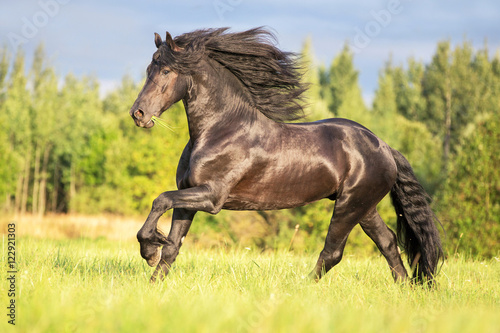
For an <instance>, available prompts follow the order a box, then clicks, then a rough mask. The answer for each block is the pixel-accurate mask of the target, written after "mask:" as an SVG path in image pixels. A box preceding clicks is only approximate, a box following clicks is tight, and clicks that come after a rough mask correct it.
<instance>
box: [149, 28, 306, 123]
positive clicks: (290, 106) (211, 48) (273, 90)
mask: <svg viewBox="0 0 500 333" xmlns="http://www.w3.org/2000/svg"><path fill="white" fill-rule="evenodd" d="M174 42H175V44H176V45H177V46H178V47H180V48H181V50H180V51H174V50H171V49H170V48H168V47H167V49H168V52H162V50H160V53H161V55H160V59H159V61H160V62H161V61H162V58H163V60H164V61H165V62H166V63H168V65H169V66H170V68H172V70H174V71H178V72H181V73H190V74H193V73H195V72H196V69H197V65H198V64H199V63H200V60H202V59H203V57H208V58H211V59H213V60H215V61H217V62H218V63H219V64H221V65H222V66H223V67H224V68H226V69H227V70H229V71H230V72H231V73H232V74H233V75H234V76H236V77H237V78H238V79H239V80H240V81H241V82H242V83H243V86H244V87H245V88H246V90H247V92H248V95H249V97H250V99H251V103H252V104H253V105H252V106H253V107H255V108H256V109H258V110H259V111H260V112H262V113H263V114H264V115H265V116H267V117H268V118H270V119H272V120H274V121H279V122H282V121H290V120H297V119H300V118H303V117H304V111H303V107H302V104H303V103H302V101H303V93H304V91H306V90H307V86H306V85H305V84H304V83H302V81H301V77H302V74H301V73H302V72H303V71H302V68H301V66H300V65H299V64H298V61H297V60H298V58H297V56H296V55H295V54H294V53H291V52H283V51H281V50H279V49H278V48H277V47H276V46H275V44H276V38H275V36H274V35H273V34H272V33H271V32H269V31H267V30H265V29H264V28H262V27H260V28H254V29H251V30H247V31H243V32H237V33H230V32H228V28H219V29H204V30H195V31H193V32H189V33H185V34H183V35H180V36H177V37H176V38H175V39H174Z"/></svg>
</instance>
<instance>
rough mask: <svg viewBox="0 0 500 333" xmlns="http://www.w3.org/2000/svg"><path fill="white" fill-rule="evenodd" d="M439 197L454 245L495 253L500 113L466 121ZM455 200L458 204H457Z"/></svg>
mask: <svg viewBox="0 0 500 333" xmlns="http://www.w3.org/2000/svg"><path fill="white" fill-rule="evenodd" d="M462 140H463V142H462V144H461V146H460V148H459V149H458V151H457V153H456V157H455V158H454V160H453V162H452V163H451V166H450V173H449V177H448V179H447V180H446V183H445V186H444V189H443V192H442V193H441V196H440V199H441V200H442V203H441V205H442V207H443V210H442V216H443V222H444V223H446V224H447V225H449V226H450V228H449V229H448V231H449V235H448V237H449V239H450V241H449V242H450V243H451V244H452V246H453V247H454V248H455V249H458V248H460V249H461V250H463V251H466V252H470V253H483V254H485V255H490V256H495V255H498V252H497V250H498V244H499V243H500V173H499V172H498V166H499V165H500V117H499V114H498V113H496V114H489V115H486V116H482V117H478V119H477V120H476V121H475V122H474V123H472V124H469V126H468V127H467V130H466V131H465V134H464V136H463V138H462ZM457 203H458V205H457Z"/></svg>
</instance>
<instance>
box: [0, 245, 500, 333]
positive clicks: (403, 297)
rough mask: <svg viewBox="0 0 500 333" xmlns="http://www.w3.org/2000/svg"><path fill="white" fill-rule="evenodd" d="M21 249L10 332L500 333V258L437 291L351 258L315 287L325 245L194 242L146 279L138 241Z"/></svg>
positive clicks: (447, 268)
mask: <svg viewBox="0 0 500 333" xmlns="http://www.w3.org/2000/svg"><path fill="white" fill-rule="evenodd" d="M2 244H3V251H2V267H6V265H7V258H6V253H7V250H6V248H5V246H6V237H4V239H3V242H2ZM16 246H17V248H16V251H17V265H18V273H17V276H16V289H17V290H16V292H17V295H16V302H17V303H16V304H17V309H16V326H15V327H12V325H9V324H8V323H7V320H8V317H7V316H6V315H2V318H3V319H2V323H1V324H0V328H1V329H0V330H1V331H2V332H11V331H12V332H14V331H15V332H439V333H442V332H473V333H477V332H500V262H499V260H498V258H493V259H491V260H487V261H476V260H472V259H464V258H461V257H456V258H449V259H448V260H447V261H446V262H445V264H444V265H443V267H442V270H441V273H440V275H439V278H438V287H437V288H436V289H435V290H431V291H430V290H426V289H423V288H420V287H411V286H408V285H396V284H394V283H393V282H392V278H391V276H390V273H389V271H388V267H387V265H386V263H385V260H384V259H383V258H381V257H372V258H363V257H356V256H355V254H354V255H352V254H351V255H349V254H346V255H345V257H344V259H343V260H342V262H341V263H340V264H339V265H338V266H337V267H336V268H334V270H332V271H331V272H330V273H329V274H327V276H326V277H325V278H324V279H323V280H322V281H320V282H319V283H313V282H311V281H309V280H307V279H306V278H305V275H307V273H308V272H309V271H310V269H311V268H312V267H313V264H314V263H315V261H316V259H317V253H314V254H302V253H290V252H273V253H260V252H259V251H256V250H253V249H239V250H222V249H221V250H199V249H196V248H190V245H189V242H186V246H185V247H184V248H183V250H182V252H181V254H180V255H179V257H178V260H177V262H176V265H175V267H174V269H173V270H172V272H171V273H170V275H169V276H168V278H167V279H166V280H165V282H164V283H160V284H157V285H150V284H149V283H148V279H149V276H150V274H151V272H152V269H151V268H150V267H148V266H147V265H146V264H145V262H144V261H143V260H142V259H141V258H140V255H139V252H138V244H137V243H135V242H132V241H117V240H107V239H81V238H80V239H72V240H64V239H63V240H41V239H38V238H33V237H21V238H19V239H18V240H17V243H16ZM2 272H5V270H4V269H3V268H2ZM5 280H6V278H5V274H3V276H2V283H1V288H2V289H1V295H0V299H1V302H0V304H1V306H2V308H3V309H4V312H5V313H7V310H6V306H7V305H8V304H9V303H8V302H9V298H8V297H7V283H6V281H5Z"/></svg>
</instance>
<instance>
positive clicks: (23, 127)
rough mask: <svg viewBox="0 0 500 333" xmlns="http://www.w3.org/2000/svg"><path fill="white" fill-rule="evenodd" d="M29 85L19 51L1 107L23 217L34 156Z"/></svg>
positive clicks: (18, 201) (16, 209)
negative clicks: (13, 163) (5, 120)
mask: <svg viewBox="0 0 500 333" xmlns="http://www.w3.org/2000/svg"><path fill="white" fill-rule="evenodd" d="M26 84H27V78H26V76H25V74H24V53H23V52H22V51H21V50H19V51H18V52H17V54H16V56H15V59H14V64H13V68H12V71H11V73H10V77H9V83H8V85H7V89H6V99H5V101H4V102H3V103H2V109H3V110H2V113H3V114H4V116H5V118H6V119H8V120H9V121H8V126H7V128H6V130H5V134H6V136H7V138H8V141H9V143H10V145H11V146H10V147H11V151H12V152H13V153H12V155H11V158H12V159H13V160H15V162H16V163H15V165H16V166H15V168H12V170H11V172H12V173H13V174H15V178H16V190H15V195H14V196H15V204H14V210H15V211H16V212H18V213H21V214H24V213H25V212H26V209H27V205H28V190H29V184H30V175H31V172H30V170H31V152H32V149H31V138H32V130H31V127H32V126H31V118H30V114H29V110H30V107H31V99H30V95H29V92H28V90H27V89H26ZM11 162H12V160H11ZM8 178H10V177H8Z"/></svg>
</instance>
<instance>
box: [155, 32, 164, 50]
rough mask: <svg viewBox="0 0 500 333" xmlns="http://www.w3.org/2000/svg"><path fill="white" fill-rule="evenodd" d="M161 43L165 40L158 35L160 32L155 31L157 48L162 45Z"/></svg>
mask: <svg viewBox="0 0 500 333" xmlns="http://www.w3.org/2000/svg"><path fill="white" fill-rule="evenodd" d="M161 43H163V42H162V40H161V37H160V35H158V34H157V33H156V32H155V44H156V47H157V48H159V47H160V45H161Z"/></svg>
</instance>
